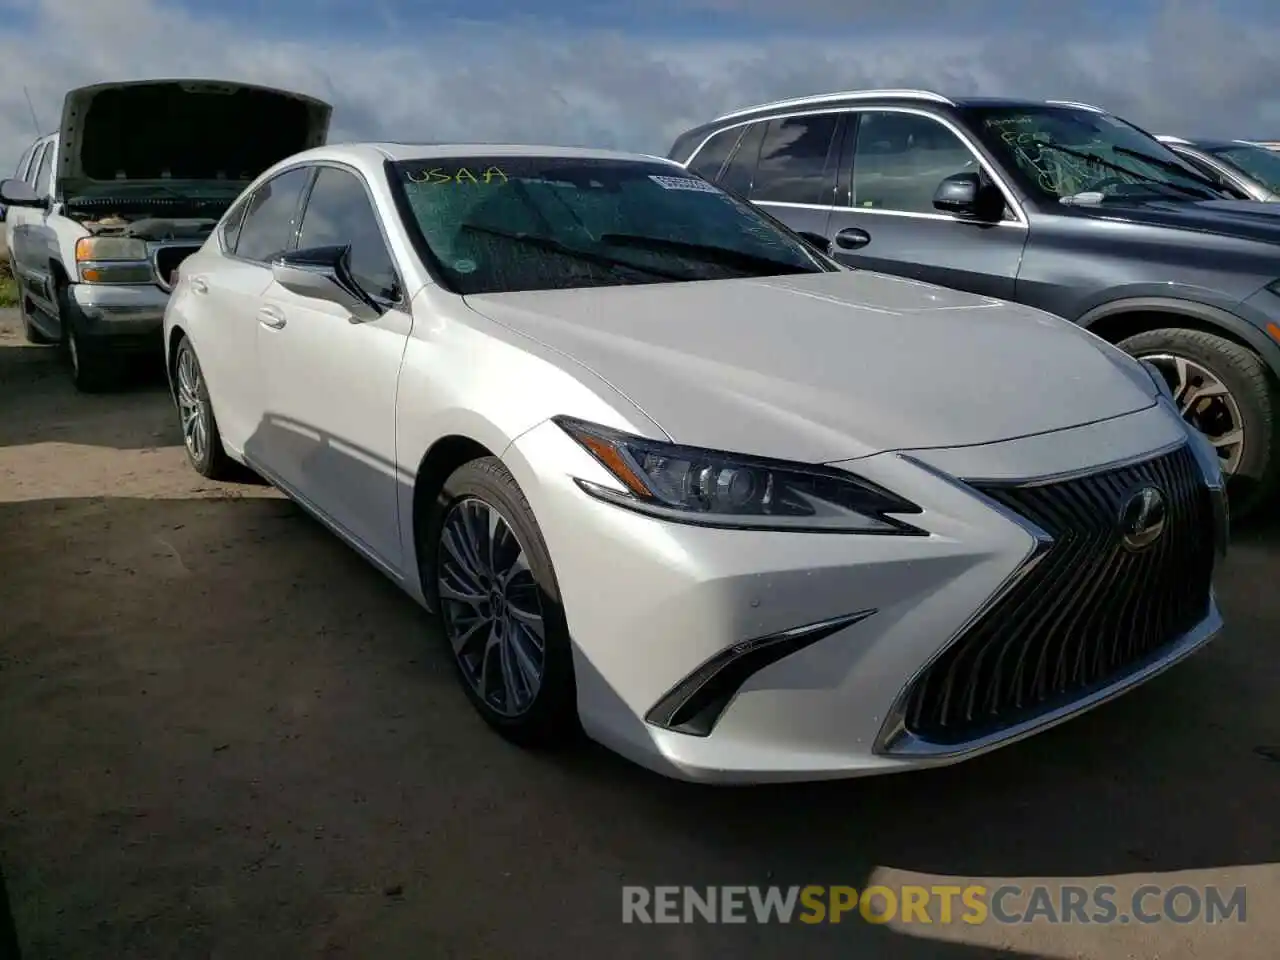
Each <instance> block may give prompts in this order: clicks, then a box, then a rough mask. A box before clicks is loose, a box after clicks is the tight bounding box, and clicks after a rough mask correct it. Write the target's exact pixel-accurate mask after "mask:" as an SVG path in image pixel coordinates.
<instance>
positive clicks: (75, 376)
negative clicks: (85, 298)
mask: <svg viewBox="0 0 1280 960" xmlns="http://www.w3.org/2000/svg"><path fill="white" fill-rule="evenodd" d="M58 317H59V320H60V321H61V323H62V347H63V349H64V350H65V351H66V354H67V361H68V362H69V363H70V365H71V382H72V383H74V384H75V387H76V389H77V390H79V391H80V392H81V393H100V392H102V391H103V390H108V389H110V388H111V387H113V386H115V384H116V377H117V371H116V369H115V367H114V365H113V364H112V362H111V361H112V357H111V354H110V353H108V352H107V351H106V350H104V349H102V348H101V347H99V346H97V345H96V344H94V343H92V342H90V341H86V340H85V338H84V337H83V336H81V334H80V330H79V326H80V325H79V323H78V322H77V321H78V318H77V316H76V309H75V304H73V303H72V302H71V296H70V294H68V292H67V288H66V287H65V286H63V287H59V288H58Z"/></svg>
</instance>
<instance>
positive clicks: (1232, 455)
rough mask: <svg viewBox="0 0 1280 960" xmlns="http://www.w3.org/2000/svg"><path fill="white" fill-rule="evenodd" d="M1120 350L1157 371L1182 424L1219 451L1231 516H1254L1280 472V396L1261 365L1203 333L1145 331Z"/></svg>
mask: <svg viewBox="0 0 1280 960" xmlns="http://www.w3.org/2000/svg"><path fill="white" fill-rule="evenodd" d="M1118 346H1119V347H1120V349H1122V350H1124V351H1125V352H1126V353H1128V354H1129V355H1130V356H1133V357H1137V358H1139V359H1142V360H1147V361H1150V362H1151V363H1153V364H1155V366H1157V367H1159V368H1160V371H1161V372H1162V373H1163V374H1164V375H1165V379H1166V380H1167V381H1168V383H1169V386H1170V388H1171V389H1172V390H1173V395H1174V399H1175V400H1176V402H1177V404H1178V409H1179V410H1180V411H1181V412H1182V416H1183V417H1184V418H1185V419H1186V421H1187V422H1188V423H1190V424H1191V425H1192V426H1194V427H1196V428H1197V429H1198V430H1200V432H1201V433H1203V434H1204V435H1205V436H1207V437H1208V438H1209V442H1210V443H1212V444H1213V445H1214V447H1215V448H1216V449H1217V451H1218V458H1219V460H1220V461H1221V463H1222V469H1223V472H1224V473H1226V474H1227V478H1228V479H1227V489H1228V493H1229V495H1230V498H1231V512H1232V514H1233V515H1235V516H1238V517H1239V516H1245V515H1246V514H1248V513H1250V512H1251V511H1253V510H1255V509H1256V508H1257V507H1258V506H1259V505H1260V504H1261V502H1262V501H1263V499H1265V497H1266V496H1267V495H1268V494H1269V493H1270V492H1271V491H1272V490H1273V489H1274V487H1275V485H1276V481H1277V473H1278V471H1280V441H1278V438H1277V436H1276V415H1277V412H1280V394H1278V393H1277V390H1276V386H1275V383H1274V381H1273V380H1272V377H1271V375H1270V374H1269V372H1268V371H1267V367H1266V364H1264V363H1263V362H1262V359H1261V358H1260V357H1259V356H1258V355H1257V354H1255V353H1254V352H1253V351H1252V350H1249V349H1248V348H1246V347H1242V346H1240V344H1238V343H1235V342H1234V341H1231V340H1227V339H1225V338H1223V337H1219V336H1215V335H1213V334H1211V333H1203V332H1201V331H1199V330H1181V329H1164V330H1148V331H1147V332H1146V333H1139V334H1136V335H1134V336H1132V337H1129V338H1127V339H1125V340H1122V341H1120V343H1119V344H1118Z"/></svg>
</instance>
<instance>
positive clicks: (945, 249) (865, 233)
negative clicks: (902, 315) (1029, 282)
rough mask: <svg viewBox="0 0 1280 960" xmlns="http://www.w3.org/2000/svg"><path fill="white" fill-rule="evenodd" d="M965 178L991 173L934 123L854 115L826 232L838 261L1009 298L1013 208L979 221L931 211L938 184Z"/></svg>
mask: <svg viewBox="0 0 1280 960" xmlns="http://www.w3.org/2000/svg"><path fill="white" fill-rule="evenodd" d="M966 171H975V172H982V173H984V174H985V175H987V176H989V172H988V171H986V169H985V167H984V166H983V164H982V161H981V160H980V159H979V158H978V156H977V154H976V153H975V152H974V151H973V150H972V149H971V148H970V147H969V145H968V144H966V143H965V142H964V140H962V139H961V138H960V137H959V136H958V135H957V134H956V133H955V132H954V131H953V130H952V129H951V128H950V127H948V126H946V125H944V124H943V123H942V122H941V121H939V120H937V119H936V118H934V117H930V116H925V115H923V114H920V113H908V112H903V111H896V110H865V111H856V112H854V113H853V114H851V117H850V129H849V132H848V134H846V136H845V141H844V149H843V151H842V156H841V163H840V180H839V186H838V189H837V197H836V201H837V206H836V207H835V209H833V210H832V212H831V217H830V220H829V222H828V225H827V233H828V236H829V237H830V238H831V239H832V240H833V241H834V251H833V252H834V255H835V257H836V259H837V260H839V261H841V262H842V263H846V264H848V265H849V266H852V267H859V268H861V269H864V270H874V271H878V272H880V273H888V274H894V275H896V276H900V277H909V278H911V279H914V280H923V281H925V282H926V283H936V284H938V285H939V286H944V287H952V288H954V289H956V290H965V291H967V292H969V293H976V294H980V295H983V296H990V297H999V298H1001V299H1005V300H1011V299H1013V293H1014V283H1015V280H1016V279H1017V275H1018V265H1019V263H1020V262H1021V260H1022V249H1023V247H1024V246H1025V245H1026V240H1027V227H1026V226H1025V224H1023V223H1021V222H1020V221H1018V220H1017V219H1016V218H1015V215H1014V214H1013V212H1012V211H1011V210H1008V211H1006V214H1005V219H1004V220H1003V221H1001V222H998V223H981V222H977V221H972V220H965V219H962V218H960V217H956V216H953V215H951V214H948V213H941V212H939V211H938V210H936V209H934V206H933V195H934V191H936V190H937V188H938V185H939V184H940V183H941V182H942V181H943V180H944V179H945V178H947V177H949V176H951V175H952V174H956V173H962V172H966ZM842 231H843V232H844V235H843V237H842V236H841V234H842ZM842 244H844V245H842Z"/></svg>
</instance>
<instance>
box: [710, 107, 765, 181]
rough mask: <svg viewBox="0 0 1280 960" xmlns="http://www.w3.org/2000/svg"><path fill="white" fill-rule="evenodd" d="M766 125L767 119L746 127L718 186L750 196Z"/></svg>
mask: <svg viewBox="0 0 1280 960" xmlns="http://www.w3.org/2000/svg"><path fill="white" fill-rule="evenodd" d="M768 125H769V124H768V121H764V120H762V121H760V122H759V123H753V124H751V126H749V127H747V130H746V132H745V133H744V134H743V135H742V139H741V140H739V141H738V149H737V150H735V151H734V154H733V157H732V158H731V159H730V160H729V165H728V166H727V167H726V168H725V171H724V173H723V174H722V175H721V177H720V186H722V187H724V189H726V190H728V191H730V192H731V193H736V194H737V195H738V196H740V197H746V196H750V194H751V184H752V182H753V181H754V180H755V177H756V163H757V162H758V161H759V159H760V143H761V141H762V140H764V129H765V127H767V126H768Z"/></svg>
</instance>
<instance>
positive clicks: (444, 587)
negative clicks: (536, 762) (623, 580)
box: [419, 457, 581, 748]
mask: <svg viewBox="0 0 1280 960" xmlns="http://www.w3.org/2000/svg"><path fill="white" fill-rule="evenodd" d="M490 511H492V512H496V514H497V516H498V518H499V530H501V529H502V527H503V526H505V528H506V530H508V531H510V533H511V534H513V535H514V541H510V540H507V539H506V538H505V537H503V538H499V540H500V547H499V549H498V550H497V551H494V553H496V554H498V555H499V556H500V559H499V562H498V564H497V565H496V566H497V567H498V570H497V571H496V573H495V570H494V569H493V567H494V566H495V564H493V563H491V562H488V561H486V560H484V559H483V558H484V557H485V556H492V555H493V554H483V553H482V554H480V555H479V559H477V560H476V563H475V564H474V566H473V567H472V568H471V569H470V570H469V571H468V570H466V569H464V568H463V567H462V566H460V565H459V563H458V561H457V559H455V557H456V555H457V554H456V553H455V552H451V551H450V548H449V546H448V544H447V543H446V538H449V541H448V542H450V543H454V544H455V545H456V544H457V543H458V536H459V535H460V530H461V529H462V526H460V525H465V523H466V521H467V520H468V518H470V519H471V520H475V518H477V517H483V516H486V515H487V512H490ZM473 526H474V527H479V526H480V524H474V525H473ZM484 526H485V529H484V530H483V532H481V531H480V530H478V529H477V530H476V533H477V536H483V537H486V538H487V537H488V535H489V530H488V527H487V525H484ZM421 547H422V548H425V549H420V550H419V556H420V557H423V558H424V560H425V562H423V563H422V564H421V566H422V569H423V589H424V591H425V593H426V596H427V597H428V599H429V600H430V602H431V604H432V606H433V607H434V608H435V609H436V610H437V611H438V614H439V621H440V626H441V630H442V632H443V634H444V638H445V641H446V642H447V643H448V644H449V646H450V656H451V657H452V659H453V662H454V667H455V670H456V672H457V675H458V678H459V680H460V681H461V683H462V688H463V690H464V691H465V692H466V695H467V698H468V699H469V700H470V701H471V703H472V705H473V706H474V707H475V709H476V710H477V711H478V712H479V714H480V715H481V717H483V718H484V720H485V722H486V723H488V724H489V725H490V726H491V727H492V728H494V729H495V730H497V731H498V733H500V734H501V735H502V736H504V737H505V738H507V739H508V740H510V741H512V742H514V743H517V744H519V745H521V746H525V747H541V748H548V747H557V746H562V745H565V744H567V743H570V742H572V741H573V740H574V739H576V737H577V735H578V734H579V733H580V732H581V726H580V723H579V720H578V707H577V687H576V684H575V682H574V674H573V650H572V645H571V642H570V640H569V628H568V625H567V623H566V622H565V617H564V609H563V607H562V605H561V602H560V590H559V587H558V585H557V583H556V577H555V571H554V569H553V567H552V564H551V557H550V554H549V553H548V551H547V546H546V543H545V542H544V541H543V539H542V531H541V529H540V528H539V526H538V522H537V520H536V519H535V518H534V515H533V510H532V509H530V507H529V502H528V501H527V500H526V499H525V496H524V493H523V492H522V491H521V489H520V487H519V485H518V484H517V483H516V481H515V478H514V477H512V476H511V474H510V473H509V472H508V471H507V468H506V467H505V466H503V464H502V461H500V460H499V459H497V458H496V457H483V458H481V459H478V460H472V461H471V462H469V463H466V464H464V465H463V466H461V467H459V468H458V469H457V470H456V471H455V472H454V473H453V474H452V475H451V476H450V477H449V478H448V479H447V480H446V481H445V483H444V487H443V488H442V490H441V492H440V495H439V497H438V498H437V500H436V503H435V504H434V508H433V510H432V514H431V517H430V522H429V523H428V525H427V531H426V536H425V539H424V541H423V543H422V545H421ZM513 549H518V550H519V551H520V554H519V555H520V556H522V557H523V558H524V561H525V567H527V570H525V569H523V568H521V569H520V571H519V572H518V573H517V574H516V575H515V576H512V577H511V578H510V581H509V582H507V583H506V585H505V586H504V585H502V583H501V581H502V579H503V578H504V577H503V568H504V565H505V564H506V563H507V561H508V560H509V559H511V558H513V557H514V556H515V555H514V554H513V553H512V552H511V551H512V550H513ZM519 567H520V564H518V563H516V564H515V566H513V567H511V569H517V568H519ZM468 574H470V575H471V576H473V577H474V580H475V582H472V583H471V586H472V587H474V588H475V589H476V591H477V593H479V592H480V591H482V590H488V595H489V596H490V597H493V596H494V592H495V590H496V591H497V592H498V593H499V594H504V595H505V598H506V599H504V600H502V601H501V607H502V609H501V610H499V606H498V605H499V601H497V600H494V601H492V602H491V604H490V606H489V607H488V609H489V611H490V613H491V615H492V616H491V618H490V620H489V621H488V624H487V625H486V624H485V621H484V620H483V619H482V618H481V617H480V615H479V611H478V609H477V608H476V606H474V605H472V604H467V603H462V602H459V601H458V600H456V599H451V598H450V597H449V596H447V595H442V594H446V593H447V591H448V588H449V587H453V586H454V585H458V584H462V583H464V582H467V581H466V580H465V579H463V580H460V579H459V577H464V578H465V577H467V576H468ZM535 602H536V604H537V609H536V610H535V609H534V604H535ZM517 609H519V610H521V611H522V613H521V615H520V616H519V617H517V616H516V615H514V614H512V613H511V612H510V611H512V610H517ZM531 613H539V614H540V615H541V628H542V638H541V639H542V644H541V647H542V649H541V662H540V668H541V676H540V679H539V682H538V683H537V685H536V691H534V692H532V693H531V694H530V693H529V690H528V688H527V686H525V687H524V688H523V692H524V693H525V694H526V695H527V696H528V699H527V702H524V703H520V702H516V703H514V704H513V703H509V702H507V701H508V699H509V697H510V694H511V692H512V687H510V686H507V685H506V684H504V683H502V682H501V676H502V672H503V670H502V668H503V666H504V665H506V666H509V667H510V669H511V670H512V671H513V672H514V671H515V670H516V665H517V663H518V662H521V661H522V659H523V662H525V663H533V662H534V661H535V660H536V658H535V657H534V656H533V655H532V651H533V647H534V646H536V642H535V643H534V644H533V646H531V645H530V641H531V640H534V641H536V631H535V630H533V629H530V628H527V626H526V625H527V624H528V623H529V622H531V621H530V618H529V614H531ZM504 616H505V618H506V619H505V621H504V622H502V623H499V624H498V627H497V628H496V630H494V629H493V624H494V623H496V622H498V621H499V620H500V619H501V618H502V617H504ZM477 623H479V624H480V626H478V627H477V626H475V625H476V624H477ZM504 629H505V630H506V631H507V633H506V634H505V635H504V634H503V630H504ZM511 631H516V632H514V633H512V632H511ZM467 633H471V634H472V635H473V636H475V635H477V634H479V635H483V636H485V637H486V638H487V639H481V638H480V637H477V639H480V642H479V643H478V644H474V645H463V646H462V647H461V648H459V646H458V640H459V638H460V637H462V636H464V635H465V634H467ZM517 650H523V651H524V654H523V658H522V655H521V654H520V653H518V652H516V651H517ZM481 651H483V652H481ZM504 660H505V661H506V663H505V664H504ZM487 671H497V676H494V675H493V674H492V673H489V672H487ZM521 676H522V677H524V678H525V679H526V680H527V674H524V673H522V674H521ZM495 686H498V687H502V688H503V689H502V690H493V689H491V688H493V687H495ZM498 694H501V697H499V696H498Z"/></svg>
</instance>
